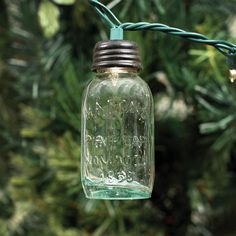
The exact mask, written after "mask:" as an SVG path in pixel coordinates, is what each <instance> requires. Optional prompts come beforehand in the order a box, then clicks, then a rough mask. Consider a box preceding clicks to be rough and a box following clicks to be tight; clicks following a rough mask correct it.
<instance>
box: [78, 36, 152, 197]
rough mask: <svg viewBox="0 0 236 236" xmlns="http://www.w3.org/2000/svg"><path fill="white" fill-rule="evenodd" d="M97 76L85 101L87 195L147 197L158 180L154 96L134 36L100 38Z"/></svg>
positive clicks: (95, 65)
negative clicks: (141, 72)
mask: <svg viewBox="0 0 236 236" xmlns="http://www.w3.org/2000/svg"><path fill="white" fill-rule="evenodd" d="M92 69H93V71H94V72H95V75H96V76H95V78H94V79H93V80H92V81H91V82H90V84H89V85H88V87H87V88H86V89H85V92H84V97H83V104H82V145H81V147H82V148H81V149H82V153H81V158H82V162H81V174H82V175H81V177H82V178H81V179H82V185H83V189H84V192H85V195H86V197H87V198H92V199H111V200H112V199H113V200H116V199H120V200H121V199H144V198H149V197H150V196H151V192H152V188H153V181H154V119H153V117H154V112H153V98H152V94H151V92H150V89H149V88H148V86H147V84H146V83H145V82H144V81H143V80H142V79H141V78H140V77H139V76H138V71H139V70H140V69H141V61H140V57H139V52H138V48H137V45H136V44H135V43H133V42H130V41H124V40H111V41H103V42H99V43H98V44H97V45H96V46H95V49H94V58H93V66H92Z"/></svg>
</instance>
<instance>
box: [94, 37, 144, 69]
mask: <svg viewBox="0 0 236 236" xmlns="http://www.w3.org/2000/svg"><path fill="white" fill-rule="evenodd" d="M110 67H127V68H132V69H136V70H141V69H142V64H141V59H140V53H139V49H138V46H137V44H136V43H135V42H132V41H127V40H109V41H101V42H98V43H97V44H96V45H95V48H94V53H93V65H92V70H93V71H97V70H100V69H104V68H110Z"/></svg>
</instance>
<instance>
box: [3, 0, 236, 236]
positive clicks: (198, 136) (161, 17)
mask: <svg viewBox="0 0 236 236" xmlns="http://www.w3.org/2000/svg"><path fill="white" fill-rule="evenodd" d="M103 2H105V4H109V5H110V6H112V7H114V9H113V10H114V12H115V13H116V14H117V15H118V16H119V18H120V19H121V20H122V21H123V22H126V21H132V22H135V21H149V22H161V23H165V24H169V25H171V26H176V27H179V28H183V29H186V30H191V31H197V32H199V33H203V34H206V35H207V36H209V37H211V38H216V39H225V40H229V41H232V42H235V35H236V33H235V32H234V29H233V27H232V26H233V25H234V26H235V24H236V23H235V22H236V16H235V15H234V14H235V10H236V0H226V1H220V0H215V1H212V0H204V1H203V0H181V1H178V0H169V1H164V0H150V1H146V0H139V1H135V0H123V1H115V0H113V1H112V0H106V1H105V0H104V1H103ZM0 9H1V14H0V121H1V122H0V129H1V132H0V186H1V188H0V235H1V236H54V235H55V236H75V235H76V236H78V235H81V236H90V235H91V236H105V235H109V236H113V235H122V236H125V235H130V236H139V235H140V236H141V235H147V236H152V235H153V236H172V235H173V236H185V235H186V236H234V235H236V226H235V222H234V221H235V218H234V217H235V216H236V200H235V199H236V189H235V181H236V149H235V146H234V145H235V143H236V122H235V121H236V105H235V100H236V89H235V85H234V84H230V82H229V80H228V78H227V76H228V75H227V66H226V63H225V58H224V57H223V56H222V55H221V54H220V53H218V52H217V51H216V50H215V49H213V48H212V47H209V46H203V45H197V44H194V43H189V42H187V41H182V40H181V39H179V38H176V37H173V36H171V37H170V36H168V35H165V34H162V33H155V32H128V33H126V34H125V36H126V38H127V39H130V40H134V41H136V42H137V43H138V44H139V46H140V49H141V53H142V59H143V67H144V70H143V72H142V75H141V76H142V78H144V79H145V80H146V81H147V82H148V83H149V85H150V88H151V90H152V92H153V95H154V99H155V108H156V112H155V123H156V132H155V133H156V137H155V142H156V153H155V154H156V173H157V174H156V181H155V186H154V192H153V196H152V198H151V199H150V200H145V201H144V200H142V201H97V200H95V201H93V200H87V199H85V197H84V194H83V191H82V187H81V183H80V171H79V167H80V112H81V111H80V106H81V99H82V91H83V89H84V87H85V86H86V84H87V83H88V82H89V81H90V80H91V79H92V76H93V75H92V73H91V71H90V65H91V59H92V49H93V47H94V44H95V43H96V42H97V41H99V40H105V39H107V38H108V33H109V32H108V29H107V28H106V26H105V25H104V23H103V22H102V21H101V20H100V18H99V17H98V16H97V15H96V13H95V12H94V10H93V9H92V8H91V7H90V6H89V4H88V1H86V0H76V1H75V0H51V1H50V0H40V1H36V0H8V1H1V2H0Z"/></svg>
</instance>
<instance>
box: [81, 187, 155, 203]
mask: <svg viewBox="0 0 236 236" xmlns="http://www.w3.org/2000/svg"><path fill="white" fill-rule="evenodd" d="M145 188H146V189H147V187H143V186H142V188H136V189H134V188H131V187H128V186H127V187H126V186H112V185H111V186H98V185H94V186H92V185H90V186H88V185H85V186H84V190H85V195H86V197H87V198H89V199H104V200H135V199H136V200H138V199H147V198H150V197H151V193H150V191H149V189H147V190H145Z"/></svg>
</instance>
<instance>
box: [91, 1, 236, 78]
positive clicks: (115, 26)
mask: <svg viewBox="0 0 236 236" xmlns="http://www.w3.org/2000/svg"><path fill="white" fill-rule="evenodd" d="M89 2H90V4H91V5H92V6H93V7H94V8H95V10H96V11H97V12H98V14H99V15H100V16H101V17H102V19H103V20H104V21H105V22H106V23H107V24H108V25H109V26H110V27H111V37H110V39H111V40H122V39H123V31H124V30H126V31H138V30H152V31H160V32H163V33H167V34H170V35H174V36H179V37H181V38H184V39H186V40H189V41H191V42H196V43H200V44H206V45H211V46H213V47H215V48H216V49H217V50H218V51H220V52H221V53H222V54H224V55H225V56H227V58H228V64H229V68H230V70H231V71H232V70H235V73H234V76H233V77H231V80H236V45H235V44H233V43H230V42H227V41H224V40H212V39H209V38H208V37H206V36H205V35H202V34H199V33H195V32H187V31H185V30H182V29H178V28H175V27H170V26H168V25H165V24H160V23H149V22H138V23H132V22H127V23H121V22H120V21H119V20H118V18H117V17H116V16H115V15H114V13H113V12H112V11H111V10H110V9H108V8H107V7H106V6H105V5H103V4H102V3H100V2H99V1H98V0H89Z"/></svg>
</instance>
